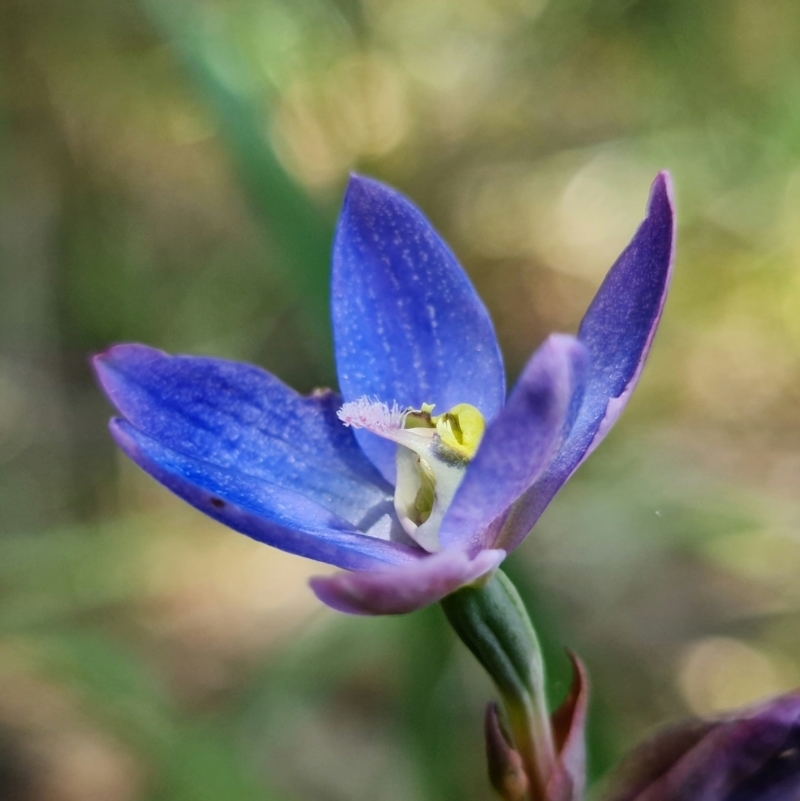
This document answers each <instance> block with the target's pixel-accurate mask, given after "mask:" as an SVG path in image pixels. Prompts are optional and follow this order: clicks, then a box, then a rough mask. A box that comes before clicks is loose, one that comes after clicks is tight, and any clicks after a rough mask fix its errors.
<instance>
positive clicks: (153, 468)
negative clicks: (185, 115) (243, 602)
mask: <svg viewBox="0 0 800 801" xmlns="http://www.w3.org/2000/svg"><path fill="white" fill-rule="evenodd" d="M110 428H111V434H112V436H113V437H114V439H115V440H116V442H117V444H118V445H119V446H120V448H121V449H122V450H123V451H124V452H125V453H126V454H127V455H128V456H129V457H130V458H131V459H132V460H133V461H134V462H136V464H138V465H139V467H141V468H142V469H143V470H144V471H145V472H147V473H149V474H150V475H151V476H153V478H155V479H156V480H157V481H159V482H160V483H161V484H163V485H164V486H165V487H167V489H169V490H171V491H172V492H174V493H175V494H176V495H178V496H179V497H180V498H183V500H185V501H187V502H188V503H190V504H191V505H192V506H194V507H195V508H197V509H199V510H200V511H201V512H204V513H205V514H207V515H208V516H209V517H213V518H214V519H215V520H218V521H219V522H220V523H223V524H224V525H226V526H229V527H230V528H232V529H234V530H236V531H239V532H241V533H242V534H246V535H247V536H249V537H252V538H253V539H255V540H258V541H259V542H263V543H265V544H267V545H272V546H273V547H275V548H280V549H281V550H282V551H288V552H289V553H293V554H297V555H299V556H305V557H308V558H309V559H316V560H317V561H320V562H327V563H328V564H331V565H336V566H337V567H342V568H346V569H347V570H368V569H374V568H376V567H381V566H383V567H386V566H387V565H402V564H407V563H409V562H416V561H418V560H420V559H424V558H426V554H425V552H424V551H422V550H421V549H414V548H410V547H408V546H405V545H400V544H397V543H394V542H388V541H386V540H382V539H378V538H376V537H369V536H366V535H364V534H361V533H360V532H359V531H357V530H356V529H355V528H354V527H353V526H352V525H350V524H349V523H348V522H347V521H346V520H343V519H342V518H340V517H338V516H337V515H335V514H333V513H332V512H330V511H329V510H328V509H325V508H324V507H322V506H320V505H319V504H317V503H315V502H314V501H312V500H310V499H309V498H307V497H305V496H303V495H300V494H299V493H297V492H293V491H292V490H289V489H286V488H285V487H279V486H277V485H275V484H270V483H268V482H266V481H263V480H262V479H260V478H257V477H255V476H252V475H248V474H246V473H241V472H238V471H237V470H235V469H231V468H225V467H220V466H219V465H218V464H212V463H210V462H204V461H201V460H200V459H195V458H193V457H191V456H187V455H185V454H183V453H179V452H177V451H175V450H172V449H171V448H168V447H166V446H165V445H163V444H162V443H160V442H157V441H156V440H154V439H152V438H150V437H148V436H147V435H145V434H143V433H142V432H141V431H139V430H138V429H136V428H134V427H133V426H132V425H131V424H130V423H128V422H127V421H125V420H119V419H116V420H112V421H111V426H110Z"/></svg>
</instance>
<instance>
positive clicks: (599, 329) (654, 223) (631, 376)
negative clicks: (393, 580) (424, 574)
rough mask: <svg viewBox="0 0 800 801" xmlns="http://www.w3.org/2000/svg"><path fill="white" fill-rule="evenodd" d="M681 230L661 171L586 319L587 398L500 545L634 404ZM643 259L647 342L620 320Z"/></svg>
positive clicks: (522, 529)
mask: <svg viewBox="0 0 800 801" xmlns="http://www.w3.org/2000/svg"><path fill="white" fill-rule="evenodd" d="M675 231H676V227H675V207H674V200H673V192H672V180H671V178H670V175H669V173H668V172H666V171H662V172H660V173H659V174H658V175H657V176H656V178H655V180H654V181H653V185H652V187H651V190H650V197H649V199H648V204H647V214H646V216H645V219H644V221H643V222H642V223H641V225H640V226H639V228H638V229H637V231H636V233H635V234H634V236H633V239H631V242H630V243H629V244H628V246H627V247H626V248H625V250H624V251H623V252H622V254H621V255H620V257H619V258H618V259H617V261H616V262H615V263H614V265H613V266H612V268H611V269H610V270H609V272H608V275H607V276H606V278H605V280H604V281H603V283H602V285H601V286H600V289H599V290H598V292H597V294H596V295H595V298H594V300H593V301H592V303H591V305H590V306H589V309H588V310H587V312H586V315H585V316H584V318H583V321H582V322H581V325H580V328H579V331H578V339H579V340H580V341H581V342H583V343H584V344H585V345H586V346H587V348H588V350H589V371H588V375H587V380H586V389H585V393H584V399H583V403H582V405H581V408H580V409H579V411H578V414H577V416H576V420H575V423H574V425H573V427H572V430H571V431H570V433H569V436H568V437H567V438H566V440H565V441H564V444H563V445H562V447H561V449H560V451H559V452H558V453H557V454H556V456H555V458H554V459H553V462H552V464H551V465H550V466H549V467H548V469H547V470H545V471H544V473H543V474H542V476H541V477H540V478H539V479H538V481H536V482H535V483H534V485H533V486H532V487H531V488H530V489H529V490H528V491H527V492H526V493H524V494H523V496H522V497H521V498H520V500H519V502H518V503H517V504H515V506H514V507H513V508H512V510H511V512H510V513H509V515H508V518H507V520H506V523H505V524H504V526H503V529H502V531H501V532H500V535H499V537H498V539H497V544H498V545H500V546H501V547H503V548H506V549H507V550H508V551H509V552H510V551H512V550H513V549H514V548H516V547H517V546H518V545H519V544H520V542H522V540H524V539H525V537H526V536H527V535H528V533H529V532H530V531H531V529H532V528H533V526H534V525H535V524H536V521H537V520H538V519H539V517H540V516H541V514H542V512H544V510H545V509H546V508H547V506H548V504H549V503H550V501H551V500H552V499H553V497H554V496H555V495H556V493H557V492H558V491H559V490H560V489H561V487H562V486H563V485H564V484H565V483H566V482H567V481H568V480H569V478H570V477H571V476H572V474H573V473H574V472H575V471H576V470H577V469H578V467H580V465H581V464H582V463H583V461H584V460H585V459H586V458H588V456H589V454H591V453H592V451H593V450H594V449H595V448H596V447H597V445H598V444H599V443H600V441H601V440H602V439H603V438H604V437H605V436H606V434H607V433H608V431H609V430H610V429H611V427H612V426H613V425H614V423H615V422H616V421H617V419H618V418H619V416H620V414H621V413H622V410H623V408H624V407H625V405H626V404H627V402H628V399H629V398H630V395H631V393H632V391H633V389H634V387H635V386H636V383H637V382H638V380H639V378H640V376H641V372H642V369H643V367H644V363H645V360H646V359H647V356H648V354H649V351H650V347H651V346H652V343H653V338H654V337H655V333H656V330H657V328H658V323H659V321H660V319H661V314H662V312H663V310H664V304H665V302H666V297H667V292H668V289H669V285H670V280H671V278H672V272H673V268H674V262H675ZM649 246H653V247H654V249H655V253H652V254H650V258H648V256H647V254H645V255H644V256H642V250H643V249H644V250H646V248H647V247H649ZM642 261H644V262H645V263H646V266H647V267H649V268H650V270H649V271H645V274H643V275H642V274H641V271H639V272H640V274H639V275H638V276H635V277H638V278H639V281H640V285H641V284H643V285H644V289H645V294H647V289H648V286H647V281H648V280H651V281H652V285H651V286H650V287H649V289H650V290H651V291H652V290H654V297H651V302H652V301H653V300H655V303H654V304H653V306H652V308H649V310H648V308H645V312H646V315H647V317H646V321H645V322H646V333H645V336H644V338H643V340H638V339H637V337H636V336H635V332H634V335H633V337H631V336H630V335H629V332H628V329H627V327H626V326H624V325H623V326H620V322H623V323H624V322H625V320H626V317H630V316H631V315H632V314H635V313H641V311H642V309H641V308H640V307H639V306H638V305H637V304H636V303H634V302H632V301H635V300H637V298H631V297H630V293H629V292H628V290H629V283H630V282H629V280H627V279H629V278H630V275H629V273H630V272H631V270H633V271H634V272H636V271H637V268H638V267H640V266H641V263H642ZM640 288H641V286H640ZM620 298H622V299H627V300H628V303H627V305H626V304H624V303H623V304H622V305H621V307H620V306H617V308H616V309H614V308H612V307H613V306H614V304H615V303H617V302H618V301H619V299H620ZM609 312H610V314H611V316H612V317H613V315H614V314H615V313H616V314H619V315H620V318H621V319H618V320H616V321H614V320H611V322H616V329H617V330H616V331H614V330H613V329H614V326H613V325H612V326H608V327H607V326H606V325H604V324H602V323H603V322H604V321H602V319H600V323H601V324H598V319H599V318H602V315H603V314H604V313H605V314H606V317H608V316H609ZM605 323H608V320H606V321H605ZM615 334H616V336H617V339H620V335H621V334H624V335H625V337H624V338H625V340H626V341H624V342H620V341H616V342H615V341H614V335H615ZM609 342H610V343H611V345H612V347H610V348H609V347H605V348H604V347H603V344H604V343H605V344H606V345H608V344H609ZM637 342H639V344H637ZM631 345H633V349H632V350H631V349H630V346H631ZM626 346H627V349H626Z"/></svg>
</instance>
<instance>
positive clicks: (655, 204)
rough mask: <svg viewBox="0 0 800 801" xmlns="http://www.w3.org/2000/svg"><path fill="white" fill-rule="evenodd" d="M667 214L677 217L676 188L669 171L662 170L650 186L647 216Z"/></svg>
mask: <svg viewBox="0 0 800 801" xmlns="http://www.w3.org/2000/svg"><path fill="white" fill-rule="evenodd" d="M660 211H665V212H667V213H668V214H669V215H670V216H671V217H672V218H673V219H674V217H675V186H674V184H673V181H672V175H671V174H670V172H669V170H661V171H660V172H659V173H658V175H656V177H655V179H654V180H653V183H652V184H651V186H650V197H649V199H648V201H647V215H648V216H650V215H651V214H653V213H659V212H660Z"/></svg>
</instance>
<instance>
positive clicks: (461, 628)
mask: <svg viewBox="0 0 800 801" xmlns="http://www.w3.org/2000/svg"><path fill="white" fill-rule="evenodd" d="M442 608H443V609H444V612H445V614H446V615H447V619H448V621H449V622H450V625H451V626H452V627H453V629H454V630H455V632H456V633H457V634H458V636H459V637H460V638H461V640H462V641H463V642H464V644H465V645H466V646H467V648H469V649H470V651H472V653H473V654H474V656H475V657H476V659H477V660H478V661H479V662H480V663H481V665H482V666H483V668H484V669H485V670H486V672H487V673H488V674H489V675H490V676H491V678H492V680H493V681H494V683H495V684H496V686H497V689H498V691H499V692H500V695H501V697H502V699H503V704H504V706H505V710H506V714H507V717H508V723H509V727H510V729H511V737H512V739H513V746H514V748H515V750H516V751H517V752H518V753H519V756H520V758H521V760H522V763H523V765H524V768H525V773H526V774H527V777H528V780H529V782H530V784H531V786H530V792H531V793H532V794H533V797H534V798H537V799H539V798H541V799H544V798H546V797H547V796H546V793H547V787H548V785H549V783H550V780H551V778H552V777H553V775H554V772H555V769H556V763H557V754H556V747H555V741H554V735H553V729H552V724H551V720H550V716H549V714H548V711H547V699H546V694H545V670H544V661H543V659H542V653H541V649H540V647H539V640H538V638H537V636H536V632H535V630H534V628H533V625H532V624H531V621H530V618H529V617H528V613H527V611H526V609H525V605H524V604H523V602H522V599H521V598H520V596H519V593H518V592H517V590H516V587H514V585H513V584H512V583H511V581H510V580H509V578H508V577H507V576H506V575H505V574H504V573H503V572H501V571H500V570H497V571H495V573H494V574H493V575H492V576H491V577H490V578H489V579H488V580H485V581H482V582H478V583H476V584H474V585H471V586H468V587H464V588H462V589H461V590H459V591H458V592H455V593H453V594H452V595H449V596H447V597H446V598H445V599H444V600H443V601H442ZM489 751H490V759H491V749H489ZM492 769H493V766H491V765H490V772H491V771H492ZM496 786H497V785H496ZM497 789H499V788H497Z"/></svg>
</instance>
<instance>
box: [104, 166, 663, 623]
mask: <svg viewBox="0 0 800 801" xmlns="http://www.w3.org/2000/svg"><path fill="white" fill-rule="evenodd" d="M674 233H675V232H674V213H673V205H672V200H671V190H670V180H669V176H668V175H667V174H666V173H661V174H659V176H658V177H657V178H656V180H655V182H654V183H653V186H652V189H651V194H650V200H649V204H648V208H647V216H646V219H645V220H644V222H643V223H642V225H641V226H640V228H639V229H638V231H637V232H636V234H635V236H634V237H633V240H632V241H631V243H630V244H629V245H628V247H627V248H626V249H625V251H624V252H623V253H622V255H621V256H620V257H619V259H618V260H617V262H616V263H615V264H614V266H613V267H612V268H611V270H610V272H609V274H608V276H607V277H606V279H605V281H604V282H603V284H602V286H601V287H600V290H599V292H598V293H597V296H596V297H595V299H594V301H593V302H592V304H591V306H590V307H589V310H588V311H587V313H586V316H585V317H584V319H583V322H582V323H581V326H580V329H579V331H578V335H577V337H572V336H566V335H553V336H551V337H549V338H548V339H547V340H546V341H545V342H544V344H543V345H542V346H541V347H540V348H539V349H538V350H537V351H536V353H534V355H533V356H532V357H531V359H530V361H529V362H528V364H527V365H526V367H525V368H524V370H523V371H522V374H521V375H520V377H519V379H518V381H517V384H516V386H515V387H514V389H513V390H512V392H511V393H510V395H509V396H508V398H506V389H505V376H504V370H503V364H502V358H501V355H500V350H499V347H498V344H497V340H496V338H495V334H494V330H493V327H492V323H491V320H490V319H489V315H488V313H487V311H486V309H485V307H484V305H483V303H482V302H481V300H480V299H479V297H478V296H477V294H476V293H475V290H474V289H473V287H472V285H471V283H470V281H469V279H468V278H467V276H466V274H465V273H464V271H463V270H462V269H461V267H460V266H459V264H458V262H457V261H456V258H455V257H454V256H453V254H452V252H451V251H450V250H449V248H448V247H447V245H446V244H445V243H444V242H443V241H442V239H441V238H440V237H439V236H438V234H437V233H436V232H435V231H434V230H433V228H432V227H431V225H430V224H429V223H428V221H427V220H426V219H425V217H424V216H423V215H422V213H421V212H420V211H419V210H418V209H417V208H416V207H415V206H413V205H412V204H411V203H410V202H409V201H408V200H406V199H405V198H404V197H403V196H401V195H400V194H398V193H397V192H395V191H393V190H392V189H390V188H388V187H386V186H384V185H382V184H380V183H378V182H376V181H373V180H370V179H367V178H363V177H359V176H354V177H353V178H352V179H351V181H350V184H349V186H348V189H347V193H346V196H345V200H344V207H343V209H342V213H341V216H340V219H339V223H338V227H337V231H336V237H335V242H334V250H333V275H332V317H333V333H334V342H335V351H336V364H337V369H338V376H339V386H340V391H341V396H340V395H339V394H337V393H335V392H331V391H319V392H315V393H313V394H312V395H311V396H309V397H303V396H300V395H298V394H297V393H295V392H294V391H293V390H292V389H290V388H289V387H287V386H286V385H284V384H283V383H282V382H281V381H279V380H278V379H277V378H275V377H274V376H272V375H270V374H269V373H267V372H265V371H264V370H262V369H260V368H258V367H254V366H251V365H246V364H239V363H236V362H231V361H225V360H221V359H210V358H200V357H194V356H170V355H168V354H166V353H163V352H161V351H158V350H154V349H152V348H149V347H146V346H144V345H118V346H115V347H112V348H111V349H110V350H108V351H107V352H105V353H103V354H100V355H99V356H97V357H96V358H95V369H96V372H97V376H98V378H99V381H100V383H101V385H102V387H103V389H104V390H105V392H106V394H107V395H108V397H109V398H110V400H111V401H112V403H113V404H114V405H115V406H116V408H117V409H118V410H119V413H120V415H121V417H120V418H116V419H113V420H112V421H111V426H110V427H111V433H112V436H113V437H114V439H115V440H116V441H117V443H118V444H119V446H120V447H121V448H122V450H123V451H124V452H125V453H126V454H127V455H128V456H129V457H130V458H131V459H132V460H133V461H134V462H136V464H138V465H139V466H140V467H141V468H142V469H144V470H145V471H146V472H147V473H149V474H150V475H151V476H153V477H154V478H155V479H156V480H157V481H160V482H161V483H162V484H163V485H164V486H165V487H167V488H168V489H170V490H172V491H173V492H174V493H175V494H177V495H178V496H180V497H181V498H183V499H184V500H186V501H188V502H189V503H190V504H192V505H193V506H195V507H196V508H198V509H199V510H200V511H202V512H204V513H206V514H207V515H209V516H210V517H213V518H214V519H215V520H218V521H220V522H221V523H224V524H225V525H227V526H229V527H230V528H233V529H235V530H236V531H239V532H241V533H243V534H246V535H248V536H250V537H253V538H254V539H256V540H258V541H260V542H263V543H266V544H268V545H272V546H274V547H276V548H280V549H282V550H284V551H289V552H290V553H294V554H298V555H300V556H305V557H308V558H310V559H316V560H318V561H320V562H327V563H328V564H331V565H335V566H337V567H340V568H344V570H345V571H346V572H340V573H336V574H334V575H332V576H327V577H318V578H315V579H312V582H311V585H312V588H313V590H314V592H315V593H316V594H317V596H318V597H319V598H320V599H321V600H322V601H324V602H325V603H327V604H328V605H330V606H332V607H334V608H336V609H338V610H340V611H344V612H350V613H361V614H396V613H403V612H409V611H411V610H413V609H417V608H419V607H421V606H424V605H426V604H429V603H433V602H435V601H438V600H440V599H441V598H443V597H444V596H445V595H448V594H449V593H452V592H454V591H455V590H456V589H458V588H459V587H461V586H463V585H465V584H469V583H471V582H474V581H476V580H477V579H479V578H480V577H482V576H484V575H486V574H488V573H491V571H493V570H494V569H496V568H497V566H498V565H499V564H500V562H501V561H502V560H503V558H504V557H505V556H506V554H507V553H509V552H510V551H512V550H513V549H514V548H516V547H517V546H518V545H519V544H520V543H521V542H522V540H523V539H524V538H525V537H526V535H527V534H528V532H529V531H530V530H531V528H532V527H533V525H534V523H536V521H537V520H538V518H539V516H540V515H541V513H542V512H543V511H544V509H545V507H546V506H547V504H548V503H549V502H550V500H551V499H552V498H553V496H554V495H555V494H556V492H558V490H559V489H560V487H561V486H562V485H563V484H564V482H565V481H567V479H568V478H569V477H570V476H571V475H572V473H573V472H574V471H575V470H576V469H577V467H578V466H579V465H580V463H581V462H582V461H583V460H584V459H585V458H586V457H587V456H588V455H589V453H591V451H592V450H593V449H594V448H595V447H596V446H597V444H598V443H599V442H600V440H601V439H602V438H603V437H604V436H605V434H606V433H607V431H608V430H609V428H610V427H611V426H612V425H613V423H614V422H615V421H616V419H617V418H618V416H619V414H620V412H621V411H622V408H623V407H624V405H625V403H626V402H627V400H628V397H629V396H630V393H631V391H632V390H633V387H634V386H635V384H636V382H637V380H638V378H639V375H640V373H641V370H642V365H643V363H644V360H645V358H646V356H647V353H648V351H649V349H650V345H651V343H652V340H653V335H654V333H655V330H656V327H657V325H658V321H659V318H660V316H661V312H662V309H663V306H664V300H665V297H666V292H667V287H668V284H669V280H670V274H671V271H672V262H673V254H674Z"/></svg>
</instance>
